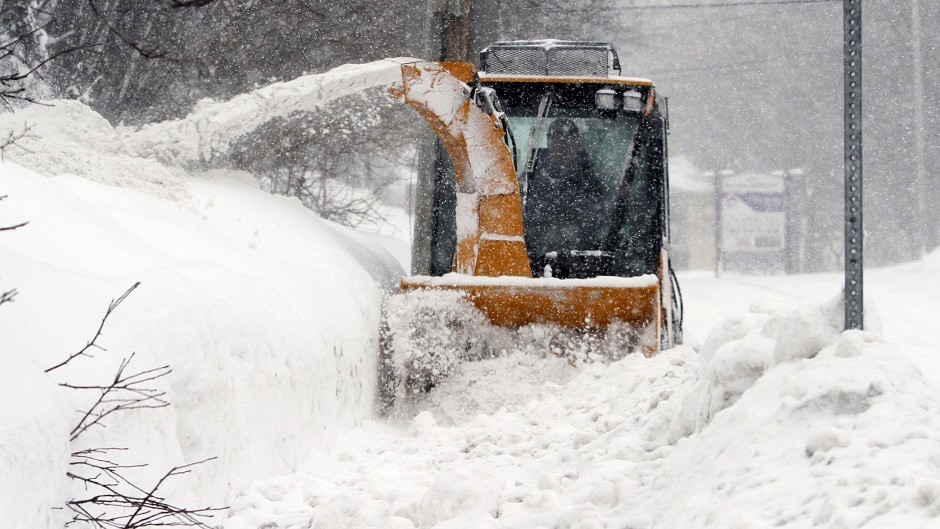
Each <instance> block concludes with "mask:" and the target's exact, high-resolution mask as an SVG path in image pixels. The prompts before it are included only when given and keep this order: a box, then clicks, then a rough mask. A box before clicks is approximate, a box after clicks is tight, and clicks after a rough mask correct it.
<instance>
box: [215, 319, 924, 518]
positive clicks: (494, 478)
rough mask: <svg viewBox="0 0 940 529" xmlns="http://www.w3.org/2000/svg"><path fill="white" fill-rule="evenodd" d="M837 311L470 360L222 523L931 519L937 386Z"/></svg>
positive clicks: (270, 482) (265, 485) (254, 495)
mask: <svg viewBox="0 0 940 529" xmlns="http://www.w3.org/2000/svg"><path fill="white" fill-rule="evenodd" d="M840 312H841V306H840V305H839V303H838V302H835V301H833V302H829V303H824V304H822V305H811V306H803V307H800V308H798V309H796V310H792V311H788V312H773V313H769V312H763V313H752V314H748V315H745V316H744V317H739V318H732V319H729V320H727V321H725V322H723V323H721V324H719V325H718V326H717V327H716V328H715V329H714V330H713V332H712V333H711V334H710V335H709V336H708V338H707V340H706V341H705V343H704V344H703V347H702V348H701V353H698V352H696V351H694V350H693V349H692V348H691V347H689V346H681V347H677V348H675V349H672V350H669V351H665V352H663V353H662V354H660V355H658V356H656V357H654V358H651V359H646V358H643V357H642V356H641V355H630V356H627V357H626V358H624V359H622V360H620V361H618V362H615V363H613V364H610V365H608V366H605V365H603V364H601V363H592V364H583V365H578V366H575V367H573V366H571V365H569V364H568V362H567V361H566V360H564V359H560V358H547V359H546V358H536V357H533V356H532V355H525V354H521V353H515V354H512V353H511V354H508V355H507V356H505V357H501V358H495V359H490V360H483V361H480V362H474V363H472V364H471V363H467V364H464V365H463V366H462V367H461V368H460V370H458V373H457V374H456V375H455V376H453V377H451V378H450V379H448V380H447V381H445V382H444V383H443V384H442V385H441V386H440V387H438V388H436V389H435V390H434V391H433V392H432V393H431V394H430V395H429V398H428V399H427V401H425V402H424V403H423V404H424V407H425V408H426V409H425V411H423V412H421V413H419V414H418V415H417V416H415V417H414V419H412V420H411V421H410V423H408V424H406V425H404V426H402V427H401V428H395V427H390V426H388V425H385V424H379V423H372V424H370V425H367V426H366V427H364V428H361V429H359V430H355V431H352V432H348V433H346V434H344V441H343V442H342V443H341V444H340V445H339V446H341V448H338V449H337V450H335V451H333V452H332V453H320V454H318V455H315V456H314V457H313V458H311V459H310V460H309V461H308V462H307V465H306V467H305V468H303V469H301V470H300V471H299V472H297V473H295V474H293V475H289V476H284V477H281V478H272V479H267V480H264V481H260V482H258V483H256V484H255V485H253V486H252V488H251V490H250V491H249V492H248V493H247V494H245V495H244V496H243V497H242V498H240V499H239V500H238V501H236V503H235V504H234V505H233V509H232V516H231V518H230V519H229V520H227V521H226V523H225V525H224V527H225V528H226V529H257V528H258V527H283V528H295V527H296V528H299V527H385V528H403V529H407V528H417V527H420V528H435V529H471V528H473V529H479V528H522V529H535V528H542V527H564V528H604V527H606V528H613V527H616V528H663V529H665V528H676V527H682V528H688V529H693V528H699V527H713V528H730V527H755V528H758V527H761V528H762V527H790V528H802V527H830V528H857V527H879V528H897V527H917V528H927V527H934V526H936V525H938V524H940V415H938V411H940V395H938V394H937V392H936V389H935V388H932V387H929V386H928V384H927V383H926V382H925V380H924V377H923V376H922V374H921V373H920V372H919V371H918V370H917V369H916V368H915V367H914V366H913V365H912V363H911V361H910V359H909V358H907V356H906V355H905V353H903V352H901V351H899V350H897V349H896V348H894V347H892V346H889V345H887V344H885V343H883V342H882V341H881V339H880V338H879V337H878V335H877V334H875V333H870V332H860V331H851V332H846V333H842V332H841V331H840V327H841V321H840V318H841V316H840V315H839V314H840ZM468 403H469V404H468ZM266 524H267V525H266Z"/></svg>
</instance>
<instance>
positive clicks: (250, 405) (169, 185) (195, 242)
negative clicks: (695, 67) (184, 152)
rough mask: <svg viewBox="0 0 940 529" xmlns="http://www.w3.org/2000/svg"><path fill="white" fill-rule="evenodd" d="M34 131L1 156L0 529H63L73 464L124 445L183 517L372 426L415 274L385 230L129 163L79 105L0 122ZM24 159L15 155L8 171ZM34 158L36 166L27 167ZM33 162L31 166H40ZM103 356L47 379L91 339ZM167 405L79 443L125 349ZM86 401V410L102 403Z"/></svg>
mask: <svg viewBox="0 0 940 529" xmlns="http://www.w3.org/2000/svg"><path fill="white" fill-rule="evenodd" d="M23 122H27V123H28V124H29V126H30V130H29V133H28V134H27V136H26V137H24V138H22V139H21V140H19V141H17V143H16V144H15V145H13V146H10V147H8V148H7V149H6V152H5V157H6V161H5V162H3V163H0V195H6V196H7V198H6V199H4V200H3V201H2V202H0V226H7V225H12V224H17V223H19V222H21V221H29V224H28V225H27V226H25V227H22V228H20V229H17V230H14V231H5V232H0V263H2V270H0V274H2V275H0V291H7V290H10V289H13V288H15V289H17V290H18V292H19V293H18V296H17V297H16V298H15V301H14V302H13V303H7V304H3V306H2V307H0V326H2V329H3V332H0V359H2V360H0V361H2V363H3V366H4V370H3V380H2V383H0V393H2V397H0V398H2V399H3V401H4V402H5V403H6V406H5V410H4V411H3V412H2V414H0V526H2V527H31V528H44V527H49V528H51V527H61V524H62V522H63V521H64V520H65V519H66V518H65V517H66V516H67V513H66V512H65V511H62V510H57V511H54V510H52V508H53V507H61V506H62V505H63V502H64V501H65V500H66V499H68V498H72V497H76V496H78V495H80V494H82V491H81V490H80V488H78V487H77V486H75V483H70V482H69V480H68V479H67V478H66V472H67V471H68V470H69V467H68V454H69V453H70V452H72V451H76V450H79V449H84V448H93V447H127V448H128V449H129V450H128V451H126V452H121V453H118V454H116V455H115V456H114V457H116V458H117V459H118V460H119V461H120V462H122V463H125V464H140V463H148V464H149V466H148V467H147V468H145V469H138V470H132V471H130V472H131V474H137V475H138V477H139V482H140V483H141V484H152V482H153V478H156V477H159V476H160V475H162V474H163V472H165V471H166V470H168V469H169V468H171V467H172V466H174V465H179V464H183V463H191V462H195V461H199V460H202V459H205V458H208V457H216V458H217V459H215V460H213V461H210V462H207V463H205V464H203V465H200V466H199V467H197V468H196V469H194V471H193V472H192V473H190V474H188V475H186V476H184V477H182V478H179V479H175V480H171V483H169V484H168V485H167V487H166V489H167V492H168V493H170V494H171V497H174V498H178V499H180V500H181V501H180V502H179V503H182V504H185V505H187V506H194V507H205V506H207V505H225V504H227V503H228V502H230V501H231V499H232V497H233V496H234V494H235V493H236V492H237V491H239V490H241V489H243V488H244V487H245V486H246V485H247V484H248V483H250V482H251V481H253V480H255V479H259V478H262V477H265V476H271V475H276V474H279V473H285V472H289V471H291V470H293V469H294V468H295V466H296V464H297V463H298V462H299V461H301V460H302V459H303V458H304V457H306V455H307V454H308V452H309V450H310V449H311V447H326V446H328V445H329V444H330V443H331V442H332V440H333V439H334V438H335V436H336V435H337V433H338V432H339V431H341V430H342V429H344V428H349V427H351V426H354V425H356V424H359V423H361V422H362V421H363V420H364V419H366V418H368V417H370V415H371V410H372V406H373V402H372V398H373V394H374V384H375V379H376V371H375V370H376V357H377V354H376V352H377V350H378V345H377V340H378V330H379V310H380V306H381V299H382V297H383V295H384V292H385V291H386V290H387V289H389V288H391V287H392V285H394V284H395V282H396V281H397V278H398V277H400V275H401V273H402V270H401V268H400V266H399V265H398V263H397V262H395V261H394V259H392V257H391V256H390V255H389V254H388V253H387V252H385V251H383V250H381V249H380V246H381V243H379V242H377V241H375V240H373V237H372V236H369V235H367V234H361V233H357V232H354V231H352V230H348V229H346V228H343V227H340V226H337V225H333V224H330V223H327V222H324V221H322V220H320V219H319V218H318V217H316V216H315V215H314V214H313V213H312V212H310V211H309V210H306V209H304V208H303V207H302V206H301V205H300V204H299V203H298V202H296V201H295V200H292V199H287V198H283V197H276V196H272V195H269V194H266V193H264V192H262V191H260V190H258V188H257V184H256V182H255V181H254V178H253V177H251V176H250V175H244V174H232V173H220V172H216V173H211V174H191V173H186V172H184V171H183V170H181V169H175V168H168V167H165V166H163V165H161V164H159V163H158V162H155V161H152V160H147V159H142V158H137V157H134V156H130V155H125V154H115V153H114V152H113V151H112V150H111V149H110V148H109V146H111V145H113V144H115V143H116V142H117V141H118V140H119V139H120V136H119V134H118V133H116V132H115V131H114V129H112V128H111V127H110V125H108V123H107V122H106V121H104V120H103V119H102V118H101V117H100V116H98V115H97V114H95V113H94V112H92V111H90V110H89V109H87V108H86V107H84V106H82V105H80V104H78V103H74V102H56V103H55V104H54V106H52V107H45V106H33V107H30V108H29V109H28V110H25V111H22V112H17V113H15V114H4V115H2V116H0V130H7V129H13V128H15V129H17V130H19V129H20V128H21V127H22V124H23ZM14 162H16V163H14ZM17 164H22V165H17ZM25 166H30V167H32V168H34V169H35V171H37V172H34V170H31V169H27V168H26V167H25ZM136 281H140V282H141V286H140V287H139V288H137V290H136V291H134V292H133V293H132V294H131V295H130V296H129V297H128V298H127V299H126V300H125V301H124V302H123V303H122V304H121V305H120V307H119V308H118V309H117V310H115V312H114V313H113V314H112V315H111V316H110V318H109V319H108V321H107V323H106V325H105V327H104V331H103V335H102V336H101V337H100V338H99V339H98V341H97V345H99V346H101V347H102V348H103V349H98V348H93V349H92V350H91V351H90V356H81V357H77V358H75V359H74V360H73V361H71V362H70V363H69V364H68V365H66V366H65V367H63V368H60V369H57V370H55V371H53V372H51V373H49V374H45V373H44V372H43V371H44V370H45V369H47V368H49V367H51V366H53V365H55V364H58V363H59V362H61V361H63V360H65V359H66V358H67V357H68V356H69V355H71V354H74V353H76V352H77V351H79V350H80V349H81V348H82V347H83V346H84V345H85V344H86V343H87V342H88V341H89V340H90V339H91V338H92V336H94V333H95V330H96V328H97V326H98V324H99V322H100V321H101V318H102V317H103V316H104V313H105V310H106V309H107V307H108V305H109V303H110V301H111V300H112V299H114V298H117V297H118V296H119V295H121V294H122V293H123V292H124V291H125V290H127V289H128V287H130V286H131V285H132V284H134V283H135V282H136ZM132 354H133V355H134V356H133V360H132V361H131V364H130V370H131V371H141V370H146V369H151V368H155V367H159V366H162V365H169V366H170V367H171V369H172V372H171V373H170V375H169V376H167V377H165V378H162V379H158V380H156V381H154V383H153V387H154V388H155V389H157V390H159V391H165V392H166V400H168V401H169V402H170V406H169V407H165V408H161V409H155V410H137V411H128V412H123V413H117V414H114V415H112V416H111V417H108V418H106V419H105V420H104V422H103V426H101V427H93V428H91V429H90V430H89V431H87V432H86V433H84V434H82V436H81V437H80V438H79V439H78V440H77V441H75V442H73V443H70V442H69V437H70V430H71V429H72V428H73V427H74V426H75V425H76V424H77V423H78V421H79V419H80V418H81V413H80V412H79V410H85V409H87V408H88V406H89V405H90V404H91V402H92V401H93V398H92V397H93V395H88V394H85V393H82V392H79V391H74V390H68V389H65V388H62V387H60V386H58V384H61V383H71V384H73V385H93V384H101V383H102V382H104V381H105V380H106V379H108V378H109V377H113V376H114V373H115V370H116V369H117V367H118V365H119V363H120V361H121V360H122V359H123V358H128V357H130V356H131V355H132ZM90 398H92V400H89V399H90Z"/></svg>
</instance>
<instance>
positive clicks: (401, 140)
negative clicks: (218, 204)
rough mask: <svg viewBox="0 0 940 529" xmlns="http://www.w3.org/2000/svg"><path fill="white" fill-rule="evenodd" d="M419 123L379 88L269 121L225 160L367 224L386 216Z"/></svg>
mask: <svg viewBox="0 0 940 529" xmlns="http://www.w3.org/2000/svg"><path fill="white" fill-rule="evenodd" d="M424 128H425V125H424V124H423V123H421V122H420V119H419V118H418V117H417V116H415V115H413V113H412V112H411V111H410V110H409V109H408V108H406V107H404V106H403V105H398V104H397V103H395V102H393V101H391V100H389V99H388V97H387V96H385V95H384V94H381V93H370V94H367V95H365V96H362V97H358V96H351V97H348V98H344V99H342V100H340V101H338V102H337V103H334V105H333V106H330V107H329V108H325V109H323V110H322V111H318V112H315V113H298V114H294V115H291V116H288V117H287V118H283V119H275V120H272V121H271V122H269V123H267V124H265V125H264V126H262V127H260V128H259V129H258V130H256V131H254V132H252V133H251V134H248V135H246V136H245V137H243V138H241V139H239V140H238V141H237V142H236V143H235V145H234V146H233V148H232V154H231V155H230V157H231V158H230V163H232V164H233V165H234V166H236V167H237V168H240V169H245V170H248V171H251V172H252V173H254V174H255V175H256V177H257V178H258V180H259V182H260V183H261V186H262V188H263V189H265V190H267V191H269V192H271V193H274V194H278V195H286V196H294V197H297V198H298V199H300V201H301V202H302V203H303V204H304V206H306V207H308V208H310V209H312V210H313V211H315V212H317V214H318V215H320V216H321V217H323V218H325V219H328V220H332V221H335V222H338V223H340V224H344V225H346V226H351V227H366V226H369V225H375V224H378V223H380V222H382V221H383V220H384V219H383V216H382V213H381V208H380V206H381V203H382V199H383V197H384V196H385V193H386V192H387V191H388V189H389V187H390V186H391V185H393V184H394V183H396V182H397V173H398V172H399V171H400V170H401V168H402V167H408V166H410V164H411V163H412V153H413V145H414V144H415V142H416V139H417V137H418V135H419V134H420V133H421V131H423V130H424Z"/></svg>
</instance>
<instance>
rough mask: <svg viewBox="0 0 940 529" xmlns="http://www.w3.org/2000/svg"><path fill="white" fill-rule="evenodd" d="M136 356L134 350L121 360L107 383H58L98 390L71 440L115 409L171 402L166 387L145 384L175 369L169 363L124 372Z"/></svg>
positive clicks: (114, 411)
mask: <svg viewBox="0 0 940 529" xmlns="http://www.w3.org/2000/svg"><path fill="white" fill-rule="evenodd" d="M133 359H134V355H133V354H132V355H131V356H130V357H128V358H125V359H124V360H122V361H121V365H120V366H119V367H118V369H117V372H116V373H115V375H114V378H113V379H112V380H111V381H110V382H109V383H108V384H106V385H104V384H103V385H77V384H70V383H67V382H65V383H62V384H59V385H60V386H62V387H64V388H69V389H77V390H91V391H96V392H99V395H98V400H97V401H95V403H94V404H92V405H91V407H89V408H88V409H87V410H86V411H85V413H84V414H83V415H82V418H81V420H79V421H78V424H76V425H75V427H74V428H72V431H71V432H70V433H69V435H70V436H71V438H70V440H71V441H74V440H76V439H78V438H79V436H81V435H82V434H83V433H85V432H86V431H88V429H89V428H91V427H93V426H95V425H96V424H101V421H103V420H104V419H105V417H108V416H109V415H111V414H112V413H117V412H120V411H128V410H140V409H148V408H149V409H156V408H165V407H167V406H169V405H170V403H169V401H167V400H166V399H165V398H164V397H166V392H165V391H161V390H159V389H156V388H151V387H147V386H146V384H147V383H149V382H153V381H154V380H157V379H158V378H162V377H165V376H167V375H169V374H170V373H171V372H172V370H171V369H170V366H160V367H155V368H153V369H147V370H144V371H140V372H137V373H133V374H130V375H125V373H124V372H125V370H126V369H127V366H128V365H129V364H130V363H131V361H132V360H133Z"/></svg>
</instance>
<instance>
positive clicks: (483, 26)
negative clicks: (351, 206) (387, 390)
mask: <svg viewBox="0 0 940 529" xmlns="http://www.w3.org/2000/svg"><path fill="white" fill-rule="evenodd" d="M499 4H500V0H428V11H427V45H426V54H425V56H426V57H427V58H428V59H429V60H432V61H445V62H472V63H475V64H477V65H479V56H480V55H479V54H480V51H481V50H482V49H483V48H485V47H486V46H487V45H488V44H490V43H491V42H495V41H496V40H498V35H499ZM446 157H447V154H446V152H445V151H444V149H443V148H442V147H441V145H440V143H439V142H438V141H437V139H436V138H434V136H433V134H430V133H428V134H426V135H425V139H424V140H423V141H422V142H421V145H420V146H419V155H418V182H417V190H416V199H415V226H414V235H413V236H412V241H411V272H412V273H413V274H422V275H426V274H429V273H431V250H432V249H433V246H434V244H435V240H436V238H437V237H438V236H439V234H438V232H437V225H436V223H435V219H436V218H437V217H438V213H440V212H436V211H434V210H433V208H434V193H435V187H436V186H437V183H438V182H440V181H441V179H442V178H448V177H450V175H449V174H448V173H447V163H446Z"/></svg>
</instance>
